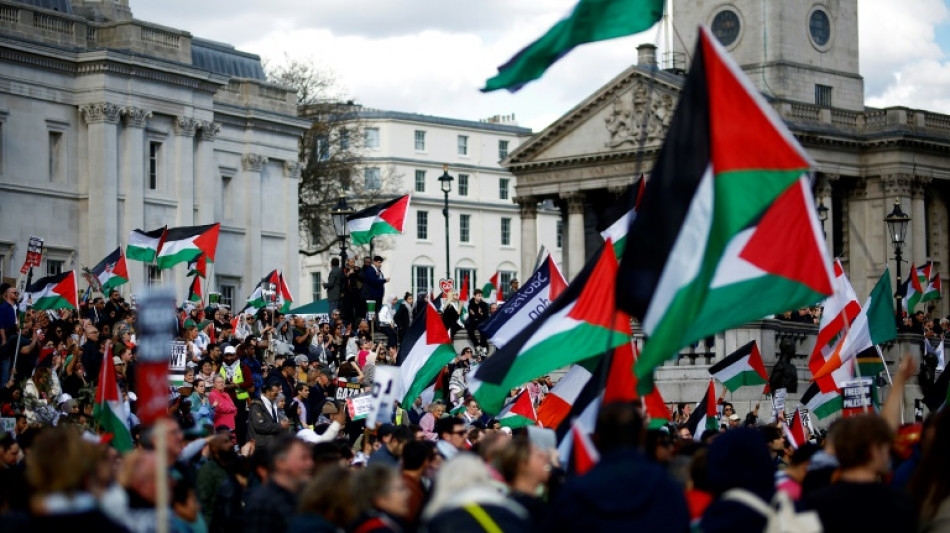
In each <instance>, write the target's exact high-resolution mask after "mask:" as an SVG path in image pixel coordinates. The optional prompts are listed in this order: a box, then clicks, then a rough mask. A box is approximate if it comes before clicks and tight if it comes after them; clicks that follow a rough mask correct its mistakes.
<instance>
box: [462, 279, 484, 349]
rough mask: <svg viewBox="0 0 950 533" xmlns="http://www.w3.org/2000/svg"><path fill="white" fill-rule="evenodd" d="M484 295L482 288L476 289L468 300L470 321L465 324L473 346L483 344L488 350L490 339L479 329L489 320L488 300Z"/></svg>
mask: <svg viewBox="0 0 950 533" xmlns="http://www.w3.org/2000/svg"><path fill="white" fill-rule="evenodd" d="M483 296H484V295H483V294H482V290H481V289H475V295H474V296H473V297H472V299H471V300H469V301H468V322H466V324H465V330H466V331H467V332H468V340H469V342H471V343H472V346H473V347H476V348H477V347H479V346H481V347H483V348H485V349H486V350H487V349H488V339H487V338H485V337H486V336H485V334H484V333H482V332H481V331H478V326H479V325H480V324H481V323H482V322H484V321H486V320H488V302H486V301H485V300H484V299H483Z"/></svg>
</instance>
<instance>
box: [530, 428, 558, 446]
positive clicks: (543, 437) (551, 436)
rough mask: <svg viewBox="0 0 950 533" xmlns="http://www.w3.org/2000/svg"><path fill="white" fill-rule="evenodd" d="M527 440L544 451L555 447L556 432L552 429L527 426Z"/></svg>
mask: <svg viewBox="0 0 950 533" xmlns="http://www.w3.org/2000/svg"><path fill="white" fill-rule="evenodd" d="M527 429H528V440H530V441H531V444H534V445H535V446H537V447H538V448H541V449H542V450H544V451H546V452H547V451H550V450H554V449H557V434H556V433H554V430H553V429H550V428H540V427H537V426H527Z"/></svg>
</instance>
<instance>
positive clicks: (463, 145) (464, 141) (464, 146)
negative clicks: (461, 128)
mask: <svg viewBox="0 0 950 533" xmlns="http://www.w3.org/2000/svg"><path fill="white" fill-rule="evenodd" d="M459 155H468V135H459Z"/></svg>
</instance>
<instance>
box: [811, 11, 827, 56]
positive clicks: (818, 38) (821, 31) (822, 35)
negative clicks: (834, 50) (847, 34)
mask: <svg viewBox="0 0 950 533" xmlns="http://www.w3.org/2000/svg"><path fill="white" fill-rule="evenodd" d="M808 33H809V35H811V39H812V40H813V41H815V44H817V45H818V46H819V47H823V46H825V45H827V44H828V40H829V39H831V19H829V18H828V13H825V12H824V11H822V10H820V9H816V10H815V11H812V13H811V16H810V17H808Z"/></svg>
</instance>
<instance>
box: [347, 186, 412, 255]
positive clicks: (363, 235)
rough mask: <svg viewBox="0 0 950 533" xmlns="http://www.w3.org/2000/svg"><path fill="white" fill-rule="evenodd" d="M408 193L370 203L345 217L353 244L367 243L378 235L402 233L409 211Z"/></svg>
mask: <svg viewBox="0 0 950 533" xmlns="http://www.w3.org/2000/svg"><path fill="white" fill-rule="evenodd" d="M409 197H410V195H408V194H407V195H405V196H401V197H399V198H396V199H394V200H390V201H388V202H385V203H382V204H376V205H371V206H369V207H367V208H366V209H363V210H361V211H357V212H355V213H353V214H352V215H349V216H347V217H346V225H347V227H349V229H350V236H351V237H352V238H353V244H367V243H369V241H370V240H371V239H372V238H373V237H376V236H378V235H394V234H396V235H398V234H400V233H402V228H403V224H404V223H405V221H406V213H407V212H408V211H409Z"/></svg>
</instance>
